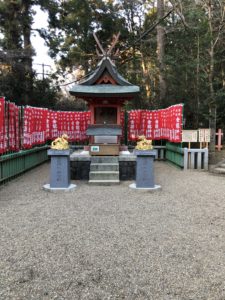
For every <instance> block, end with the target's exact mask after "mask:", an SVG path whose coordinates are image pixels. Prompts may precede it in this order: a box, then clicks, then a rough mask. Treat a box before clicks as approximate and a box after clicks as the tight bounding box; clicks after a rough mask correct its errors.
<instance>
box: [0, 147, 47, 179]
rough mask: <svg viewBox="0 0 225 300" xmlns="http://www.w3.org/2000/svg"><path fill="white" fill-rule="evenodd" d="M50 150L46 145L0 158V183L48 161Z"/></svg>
mask: <svg viewBox="0 0 225 300" xmlns="http://www.w3.org/2000/svg"><path fill="white" fill-rule="evenodd" d="M48 148H49V146H47V145H45V146H41V147H35V148H33V149H29V150H22V151H20V152H17V153H11V154H6V155H3V156H0V183H2V182H5V181H7V180H9V179H11V178H13V177H15V176H17V175H19V174H21V173H23V172H25V171H27V170H29V169H31V168H33V167H35V166H37V165H40V164H41V163H43V162H45V161H47V160H48V155H47V149H48Z"/></svg>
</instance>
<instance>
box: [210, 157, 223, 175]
mask: <svg viewBox="0 0 225 300" xmlns="http://www.w3.org/2000/svg"><path fill="white" fill-rule="evenodd" d="M212 173H213V174H216V175H223V176H225V161H224V160H223V161H221V162H220V163H218V164H217V165H216V166H215V168H214V169H213V170H212Z"/></svg>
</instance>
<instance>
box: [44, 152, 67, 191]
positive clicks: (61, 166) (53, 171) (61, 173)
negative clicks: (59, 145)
mask: <svg viewBox="0 0 225 300" xmlns="http://www.w3.org/2000/svg"><path fill="white" fill-rule="evenodd" d="M48 155H50V156H51V166H50V187H51V188H67V187H68V186H69V185H70V150H52V149H51V150H48Z"/></svg>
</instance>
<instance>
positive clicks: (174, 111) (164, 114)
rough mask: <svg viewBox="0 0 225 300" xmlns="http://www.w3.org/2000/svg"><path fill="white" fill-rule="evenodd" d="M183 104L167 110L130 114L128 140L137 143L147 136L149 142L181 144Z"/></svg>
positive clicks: (133, 112) (137, 111)
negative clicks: (140, 137)
mask: <svg viewBox="0 0 225 300" xmlns="http://www.w3.org/2000/svg"><path fill="white" fill-rule="evenodd" d="M182 116H183V104H177V105H173V106H170V107H168V108H166V109H161V110H155V111H149V110H133V111H130V112H129V113H128V139H129V140H130V141H136V140H137V139H138V136H140V135H145V136H146V138H147V139H149V140H161V139H166V140H169V141H170V142H174V143H179V142H181V140H182V138H181V132H182Z"/></svg>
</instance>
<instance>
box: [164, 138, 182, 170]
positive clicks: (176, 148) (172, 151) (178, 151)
mask: <svg viewBox="0 0 225 300" xmlns="http://www.w3.org/2000/svg"><path fill="white" fill-rule="evenodd" d="M166 159H167V160H168V161H169V162H172V163H173V164H175V165H176V166H178V167H180V168H183V167H184V150H183V148H181V144H171V143H166Z"/></svg>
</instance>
